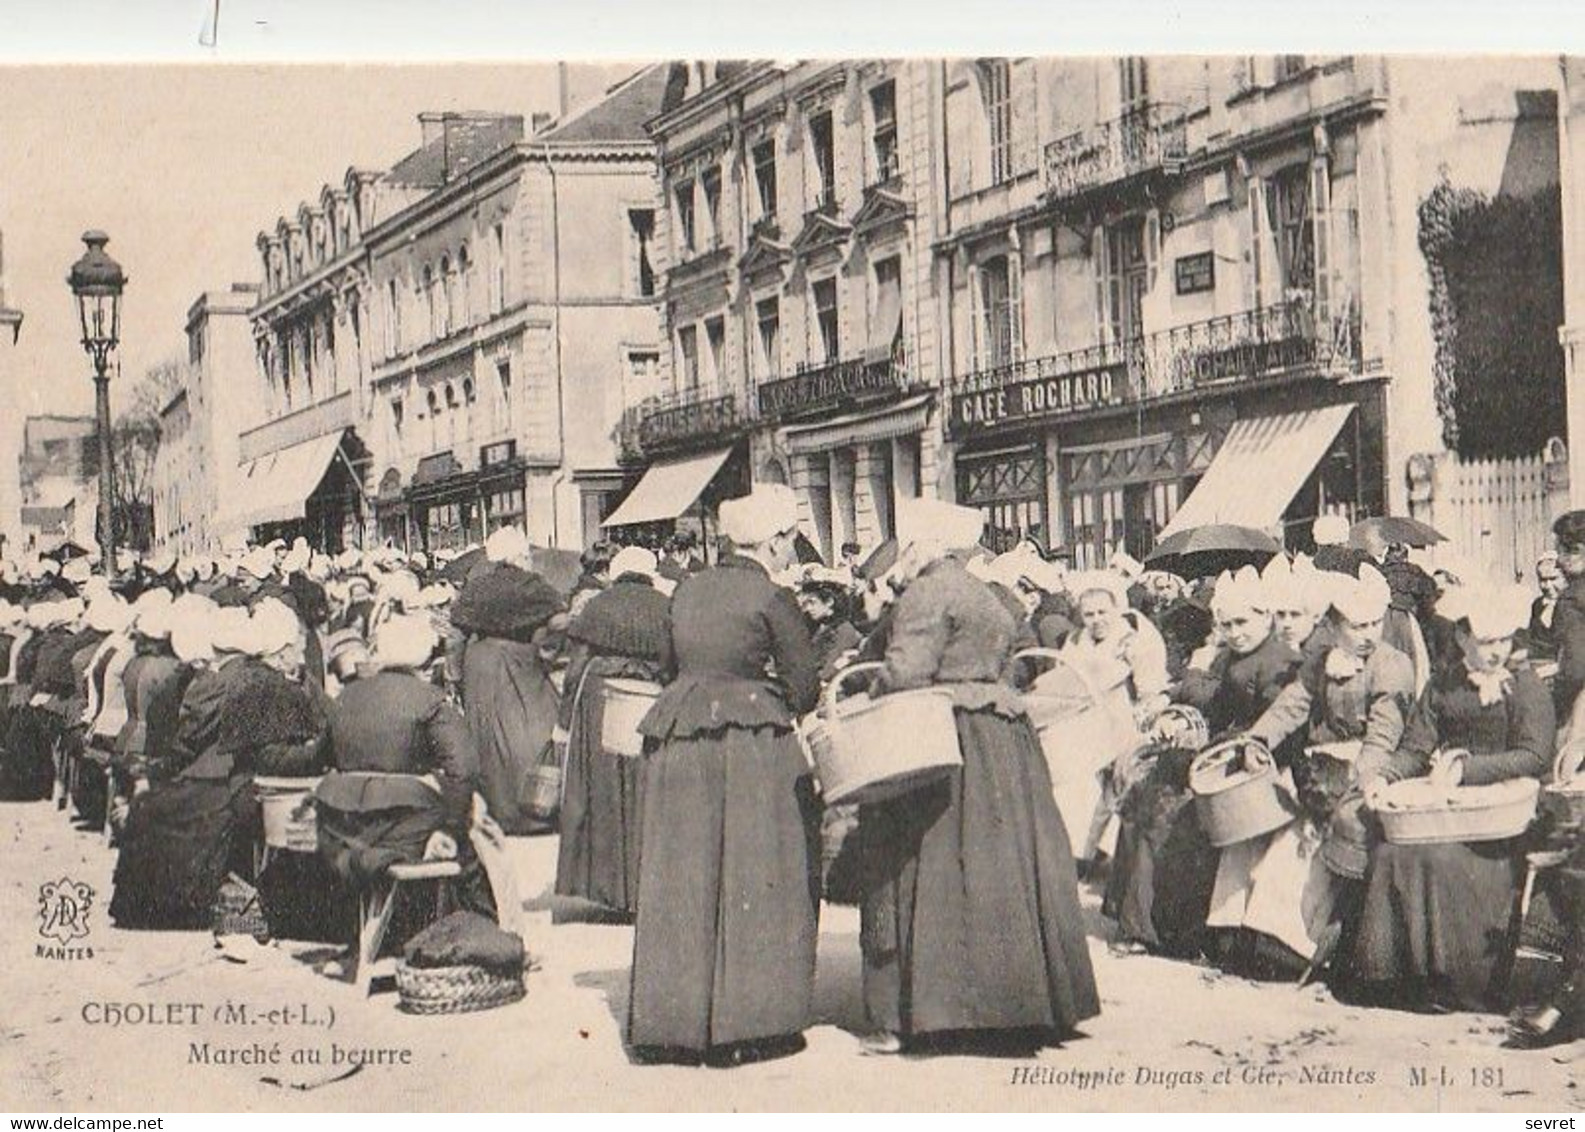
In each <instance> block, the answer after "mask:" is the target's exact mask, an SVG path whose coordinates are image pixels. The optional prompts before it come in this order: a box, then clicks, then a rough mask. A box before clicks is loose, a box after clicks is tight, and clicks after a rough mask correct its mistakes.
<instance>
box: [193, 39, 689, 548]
mask: <svg viewBox="0 0 1585 1132" xmlns="http://www.w3.org/2000/svg"><path fill="white" fill-rule="evenodd" d="M667 73H668V72H667V70H666V69H665V68H664V67H650V68H645V69H643V70H640V71H639V72H637V73H636V74H634V75H631V76H630V77H629V78H628V79H626V80H624V81H623V82H620V83H618V84H617V85H616V86H615V87H612V88H610V89H609V90H608V91H606V92H605V93H604V94H603V95H601V96H598V97H595V98H593V99H592V100H590V101H588V102H586V103H585V104H584V105H582V106H581V107H579V108H576V109H574V110H573V111H572V112H571V113H570V114H569V115H567V116H566V117H564V118H563V119H562V120H560V121H552V120H551V119H549V117H548V116H540V115H536V117H535V122H534V125H535V127H536V131H537V132H535V133H534V134H533V136H531V137H530V136H528V135H527V132H526V131H525V129H524V121H523V118H522V117H521V116H520V115H514V114H504V113H494V112H446V113H425V114H421V115H420V116H419V124H420V127H421V131H422V143H421V145H420V146H419V148H418V149H416V150H414V151H413V152H411V153H409V154H408V155H406V156H405V157H403V158H402V159H401V160H400V161H398V162H396V163H395V164H394V165H393V166H392V167H391V168H390V169H389V170H386V171H383V172H381V171H374V170H364V169H350V170H348V172H347V175H346V178H345V179H344V181H343V183H342V184H341V185H338V186H326V188H325V189H324V190H323V191H322V192H321V194H320V196H319V198H318V199H317V200H316V201H315V202H311V203H305V204H304V205H302V206H301V207H300V208H299V209H298V211H297V213H296V214H295V215H294V216H293V217H283V218H282V219H281V220H280V221H279V222H278V223H277V224H276V226H275V228H274V229H273V230H272V231H269V232H265V233H262V234H260V236H259V238H258V247H259V252H260V256H261V260H262V266H263V275H264V283H263V287H262V289H261V292H260V296H259V302H258V305H257V306H256V307H255V308H254V310H253V312H252V320H253V330H254V337H255V341H256V353H257V371H258V374H259V381H260V384H261V386H262V388H263V391H264V393H263V403H264V416H263V419H262V420H260V421H259V422H258V423H256V424H254V425H253V426H252V427H244V429H243V431H242V433H241V436H240V438H239V445H238V449H239V457H240V459H241V461H242V468H241V472H240V475H239V482H238V487H237V491H236V499H237V504H236V506H235V508H233V509H231V510H229V511H226V512H225V515H226V519H225V522H224V523H223V524H222V525H223V526H225V527H227V528H228V529H237V528H248V529H250V530H251V532H252V534H253V535H254V536H255V537H258V538H268V537H273V536H276V535H280V536H288V537H289V536H292V535H296V534H303V535H305V536H306V537H307V538H308V539H309V541H310V542H311V543H313V544H314V545H315V546H318V547H323V548H326V549H331V550H335V549H338V548H340V547H343V546H347V545H362V544H365V543H371V542H373V541H375V540H377V539H382V540H385V541H388V542H391V543H393V544H395V545H400V546H404V547H410V548H412V549H420V548H425V549H432V550H433V549H442V548H448V547H456V546H460V545H463V544H465V543H468V542H477V541H479V540H481V539H482V538H483V537H484V536H485V535H487V534H488V532H489V531H490V530H492V529H494V528H496V527H498V526H500V525H502V524H505V523H519V524H524V525H526V527H527V529H528V531H529V533H530V535H531V536H532V537H533V538H534V540H535V541H536V542H537V543H540V544H542V545H554V546H560V547H573V548H577V547H581V546H583V545H584V544H585V543H586V542H587V541H590V540H592V538H593V537H595V534H596V533H597V532H598V524H599V521H600V519H601V518H602V517H603V516H604V515H605V514H606V513H607V512H608V511H609V510H610V508H611V506H612V505H613V501H614V497H615V496H617V495H619V494H620V492H621V489H622V487H623V484H624V479H623V473H622V469H621V468H620V466H619V465H618V462H617V459H616V449H615V434H616V429H617V425H618V423H619V420H620V416H621V411H622V406H623V405H624V404H625V403H626V400H627V398H628V397H629V396H634V397H637V396H642V395H647V394H648V393H651V392H653V391H654V383H655V381H656V377H655V374H656V372H657V370H658V360H657V353H658V351H657V346H656V329H655V313H654V298H653V294H652V292H653V274H652V270H651V268H650V267H649V262H648V255H649V245H650V242H651V241H652V239H653V225H654V210H655V205H654V198H655V177H654V158H653V146H652V144H651V143H650V141H649V139H648V136H647V135H646V134H645V132H644V129H643V124H644V122H645V121H646V120H647V119H649V118H650V117H652V116H653V115H654V114H655V113H656V112H658V111H659V109H660V106H661V98H662V96H663V94H664V91H665V84H666V79H667ZM635 383H637V384H636V385H635ZM644 383H648V385H647V386H645V384H644Z"/></svg>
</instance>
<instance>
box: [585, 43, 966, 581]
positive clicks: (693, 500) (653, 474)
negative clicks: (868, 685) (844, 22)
mask: <svg viewBox="0 0 1585 1132" xmlns="http://www.w3.org/2000/svg"><path fill="white" fill-rule="evenodd" d="M674 79H675V81H674V98H673V105H671V106H669V107H668V108H667V110H666V112H665V113H664V114H662V115H661V116H660V117H659V118H657V119H656V121H655V122H654V123H652V125H651V129H652V131H653V133H654V135H655V138H656V142H657V145H658V147H659V155H658V156H659V161H660V168H661V188H662V197H663V200H664V202H665V207H663V208H662V209H661V211H660V213H659V215H658V217H657V220H658V223H657V244H658V248H659V252H660V256H661V257H662V264H663V271H664V280H663V281H664V292H663V302H662V317H663V323H664V329H665V335H666V349H665V350H664V351H662V355H661V359H660V362H661V374H662V380H663V382H664V384H665V386H666V392H665V393H664V394H663V396H662V397H661V398H659V399H657V400H656V401H655V402H654V403H651V404H648V405H639V406H636V407H635V409H634V411H633V427H632V428H630V430H629V431H628V434H627V439H628V443H627V455H628V457H629V459H630V460H631V461H632V462H633V463H634V464H635V465H637V466H642V467H645V468H646V471H645V475H644V478H643V479H642V480H641V481H640V482H639V484H638V486H637V488H635V491H634V494H633V497H632V499H631V501H630V502H629V503H624V506H623V508H622V510H621V511H619V512H618V513H617V514H616V515H615V516H613V517H612V522H613V525H614V526H617V527H619V528H636V529H638V530H640V531H642V530H643V529H644V528H645V527H646V526H647V525H652V524H654V525H660V526H662V527H664V526H667V525H674V524H676V523H678V522H681V523H682V524H683V525H685V526H691V527H695V528H698V529H702V530H703V531H704V533H706V534H709V533H710V524H711V521H712V515H713V513H714V508H715V504H716V502H717V501H718V500H719V499H720V498H722V497H725V496H731V495H735V494H739V493H741V491H742V490H744V489H745V488H746V487H747V485H748V484H749V483H750V482H767V481H768V482H776V483H785V484H790V485H791V486H792V487H793V488H794V491H795V493H796V494H797V497H798V501H799V509H800V515H801V517H802V520H803V525H804V530H805V533H806V535H807V536H808V537H809V538H810V540H811V541H812V542H813V543H814V544H815V545H816V546H817V547H818V548H819V549H820V551H821V553H822V555H823V556H825V557H826V558H827V559H828V560H833V559H834V558H835V556H836V554H837V553H838V552H839V550H840V548H841V546H842V545H844V544H846V543H850V542H856V543H859V544H861V545H863V546H874V545H876V544H878V543H879V542H881V541H882V540H884V539H886V538H888V537H890V536H891V535H892V534H893V533H894V521H893V516H894V515H895V510H896V502H897V500H898V499H899V498H902V497H909V496H916V495H918V494H920V493H921V492H922V491H926V490H928V491H929V492H930V493H932V494H933V493H934V491H935V479H936V475H937V465H938V457H939V450H940V436H941V429H940V426H939V420H938V413H937V409H936V399H935V397H934V389H935V388H936V386H937V385H938V384H939V381H940V369H939V359H940V350H939V346H938V343H937V340H936V334H935V328H936V324H937V320H936V318H935V311H934V307H933V296H934V287H933V284H932V279H931V275H932V270H933V262H932V260H933V254H932V241H933V238H934V235H935V232H936V228H937V226H938V224H939V197H940V194H939V193H938V192H937V191H936V183H937V176H936V174H937V169H936V163H935V161H936V155H937V154H938V152H939V150H940V144H939V136H938V135H939V120H940V115H939V112H938V105H939V100H940V88H939V71H938V69H937V68H935V67H933V66H932V65H930V64H928V63H923V62H896V61H883V60H869V61H852V62H841V63H829V62H807V63H797V64H791V65H786V64H772V63H751V64H737V65H733V64H697V65H690V66H686V67H683V66H680V65H679V67H678V68H677V71H676V73H675V75H674Z"/></svg>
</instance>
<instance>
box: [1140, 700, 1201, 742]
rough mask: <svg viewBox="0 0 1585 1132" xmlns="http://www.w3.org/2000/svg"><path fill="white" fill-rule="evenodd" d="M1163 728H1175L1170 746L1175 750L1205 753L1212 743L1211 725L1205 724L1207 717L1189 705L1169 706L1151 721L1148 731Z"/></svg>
mask: <svg viewBox="0 0 1585 1132" xmlns="http://www.w3.org/2000/svg"><path fill="white" fill-rule="evenodd" d="M1161 726H1171V727H1172V728H1173V732H1174V735H1173V738H1172V739H1171V741H1170V742H1169V744H1168V745H1169V746H1171V747H1172V748H1173V749H1175V750H1179V751H1203V750H1204V749H1205V745H1206V744H1207V743H1209V742H1210V741H1211V727H1210V724H1208V723H1206V722H1205V716H1203V715H1201V714H1200V712H1199V710H1198V709H1197V708H1192V707H1190V706H1189V705H1188V704H1169V705H1168V706H1167V707H1165V708H1163V709H1162V710H1161V711H1160V712H1158V713H1157V714H1156V718H1155V719H1153V720H1151V721H1150V728H1149V729H1148V730H1154V729H1155V728H1157V727H1161Z"/></svg>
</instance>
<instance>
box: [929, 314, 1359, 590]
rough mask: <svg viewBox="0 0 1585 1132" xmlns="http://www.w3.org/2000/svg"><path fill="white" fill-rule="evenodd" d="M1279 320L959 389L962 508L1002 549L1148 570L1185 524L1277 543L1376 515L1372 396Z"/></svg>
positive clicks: (1288, 317)
mask: <svg viewBox="0 0 1585 1132" xmlns="http://www.w3.org/2000/svg"><path fill="white" fill-rule="evenodd" d="M1346 361H1347V359H1346V358H1338V357H1334V356H1331V355H1330V354H1329V353H1328V352H1327V351H1326V349H1325V348H1324V346H1323V344H1322V343H1321V342H1320V340H1318V337H1317V335H1316V334H1315V333H1314V328H1313V325H1311V324H1308V323H1306V322H1305V320H1304V319H1302V318H1299V317H1295V316H1294V314H1293V312H1291V311H1288V310H1286V309H1284V308H1277V309H1275V310H1274V311H1271V312H1252V313H1251V314H1246V315H1244V316H1232V317H1229V318H1226V319H1222V320H1217V325H1216V326H1214V327H1213V326H1211V325H1209V324H1196V325H1192V326H1186V327H1181V328H1177V329H1175V330H1172V331H1165V332H1162V333H1160V334H1157V335H1151V336H1149V337H1147V338H1141V339H1136V340H1134V341H1132V342H1129V343H1123V344H1118V345H1106V346H1099V347H1093V348H1090V349H1086V350H1080V351H1074V352H1071V353H1068V354H1062V355H1056V356H1053V357H1047V358H1037V359H1031V360H1028V361H1025V362H1021V363H1018V364H1017V365H1013V366H1008V367H1004V368H1002V369H1000V370H995V371H986V372H982V373H979V374H975V375H972V376H971V377H970V378H968V379H965V380H962V381H960V382H958V383H957V384H956V385H955V386H954V387H953V390H952V394H951V398H950V410H949V413H950V415H949V418H948V421H947V433H948V436H949V438H950V439H951V441H952V442H953V444H954V445H955V467H956V475H957V488H958V498H959V500H960V501H961V502H964V503H969V504H972V505H974V506H977V507H980V508H982V509H983V510H985V511H986V513H987V520H988V521H987V527H988V531H989V534H990V541H992V542H993V543H995V544H996V545H997V546H998V548H1004V547H1005V546H1007V545H1011V544H1012V543H1014V542H1016V541H1017V540H1018V539H1019V538H1023V537H1033V538H1034V539H1036V540H1037V541H1038V542H1040V543H1041V544H1042V545H1044V546H1046V547H1047V548H1049V549H1051V550H1053V551H1058V552H1062V553H1066V554H1068V555H1070V556H1071V557H1072V559H1073V561H1074V563H1075V564H1076V565H1078V566H1080V567H1091V566H1098V565H1102V564H1104V563H1105V562H1106V561H1107V560H1108V559H1109V558H1110V557H1111V556H1112V554H1114V553H1115V552H1117V551H1119V550H1121V551H1126V552H1128V553H1129V554H1131V555H1133V556H1134V557H1136V558H1142V557H1143V556H1144V555H1145V554H1147V553H1148V552H1149V551H1150V549H1151V547H1153V546H1154V545H1155V543H1156V542H1157V541H1158V540H1159V539H1160V538H1161V537H1163V536H1164V535H1166V534H1169V533H1171V532H1172V531H1173V530H1175V529H1179V528H1182V527H1186V526H1197V525H1202V524H1204V523H1209V522H1232V523H1239V524H1241V525H1245V526H1254V527H1259V528H1264V529H1271V530H1273V531H1274V532H1276V531H1277V530H1279V529H1280V530H1281V532H1282V534H1283V535H1284V537H1285V538H1286V539H1287V540H1288V542H1289V543H1290V545H1294V546H1305V545H1307V544H1308V541H1309V525H1310V523H1311V522H1312V521H1313V520H1314V519H1315V517H1316V516H1317V515H1320V514H1324V513H1328V512H1342V513H1345V514H1355V513H1359V512H1362V511H1363V512H1366V513H1368V512H1370V511H1372V510H1375V509H1379V508H1380V506H1381V503H1382V497H1383V494H1384V488H1385V484H1384V480H1383V473H1382V414H1383V405H1382V396H1381V389H1380V385H1379V383H1377V382H1372V381H1362V380H1359V379H1358V378H1357V376H1355V377H1354V379H1353V380H1349V381H1344V380H1341V379H1342V378H1343V377H1346V376H1348V368H1347V367H1346V365H1342V364H1340V363H1345V362H1346Z"/></svg>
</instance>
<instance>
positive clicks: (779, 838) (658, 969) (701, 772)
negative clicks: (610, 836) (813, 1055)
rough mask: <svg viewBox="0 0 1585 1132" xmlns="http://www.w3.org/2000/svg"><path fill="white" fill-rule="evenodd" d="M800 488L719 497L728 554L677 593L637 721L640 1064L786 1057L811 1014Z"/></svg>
mask: <svg viewBox="0 0 1585 1132" xmlns="http://www.w3.org/2000/svg"><path fill="white" fill-rule="evenodd" d="M797 526H798V510H797V502H796V500H795V498H794V496H793V494H792V491H791V489H790V488H787V487H784V486H780V485H771V486H765V487H760V488H756V489H755V491H754V492H753V494H751V495H749V496H748V497H747V498H744V499H733V500H728V501H727V502H725V503H723V504H722V505H721V533H722V534H723V535H725V536H726V537H727V538H729V539H731V541H732V543H733V545H734V546H735V547H736V553H734V554H729V555H725V556H723V557H722V559H721V561H720V562H719V564H718V565H716V566H715V567H714V568H711V569H706V570H703V571H701V572H699V573H697V574H690V575H688V576H687V577H686V578H685V579H684V580H683V581H682V582H681V583H680V584H679V585H678V586H677V590H676V592H675V593H674V594H673V595H672V605H671V620H670V633H669V638H668V640H667V648H666V653H667V655H666V657H665V663H664V666H665V667H666V668H667V669H674V670H675V672H676V677H675V678H674V679H673V680H672V682H671V684H670V685H669V686H668V687H667V688H666V690H665V691H664V692H662V693H661V696H660V699H658V700H657V701H656V703H655V706H654V707H653V708H651V709H650V712H649V714H648V715H647V716H645V718H644V721H643V723H642V724H641V725H640V730H641V731H642V732H643V734H644V735H646V736H647V737H648V738H649V739H650V740H651V741H652V743H651V746H650V749H649V750H647V752H646V754H645V756H644V776H645V777H644V832H643V841H642V848H641V853H640V864H639V891H640V893H641V894H642V899H641V900H640V901H639V905H638V919H637V924H636V927H635V930H634V937H633V972H632V993H631V994H630V996H629V1000H628V1001H629V1007H628V1021H627V1038H628V1042H629V1044H630V1045H631V1046H632V1047H633V1050H634V1053H635V1055H636V1056H637V1057H639V1058H640V1059H641V1060H673V1061H675V1060H683V1061H692V1062H698V1061H701V1060H710V1061H712V1062H719V1063H722V1064H732V1063H734V1062H738V1061H746V1060H756V1059H762V1058H764V1057H768V1056H772V1055H775V1054H782V1053H790V1052H794V1051H795V1050H796V1049H797V1048H798V1047H799V1046H800V1045H801V1042H802V1039H801V1037H800V1036H799V1035H800V1032H801V1031H802V1030H803V1029H804V1027H806V1026H807V1025H808V1024H809V1023H810V1021H811V1019H812V1017H813V1014H814V976H815V940H816V917H817V914H818V911H819V899H820V880H819V867H820V846H819V840H818V831H819V820H820V819H819V805H818V803H817V801H816V799H815V794H814V782H813V775H812V774H811V773H810V770H809V763H808V760H807V758H806V757H805V755H804V751H803V747H802V745H801V744H800V742H799V740H798V737H797V736H796V735H795V734H794V732H793V719H794V718H795V717H796V716H798V715H801V714H803V713H805V712H807V711H809V710H810V709H811V708H813V707H814V705H815V699H816V696H817V695H818V693H819V679H818V673H819V664H818V661H817V659H816V657H815V652H814V648H813V646H812V645H811V643H810V640H809V631H808V629H807V628H806V627H805V625H804V619H803V614H802V613H800V612H799V610H798V605H797V602H796V601H794V600H793V596H792V594H791V593H789V592H788V591H786V590H784V589H781V588H780V587H778V586H777V585H776V584H775V583H774V582H772V581H771V576H772V575H774V574H776V573H779V572H780V571H782V570H784V569H786V568H787V567H788V566H791V565H792V564H793V560H794V557H795V554H794V549H793V540H794V537H795V535H796V531H797Z"/></svg>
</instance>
